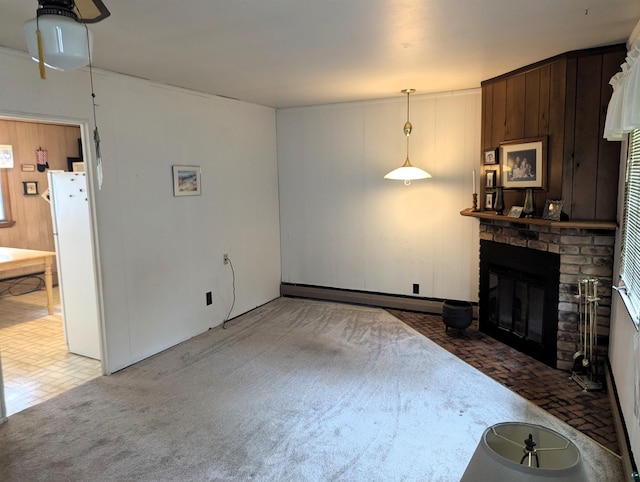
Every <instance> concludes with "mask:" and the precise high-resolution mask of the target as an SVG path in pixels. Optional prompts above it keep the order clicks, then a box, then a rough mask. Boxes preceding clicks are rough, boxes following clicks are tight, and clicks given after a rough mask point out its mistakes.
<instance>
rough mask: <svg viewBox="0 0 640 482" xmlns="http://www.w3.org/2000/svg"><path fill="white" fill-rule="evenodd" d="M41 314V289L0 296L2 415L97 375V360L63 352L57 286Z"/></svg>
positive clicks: (44, 299) (99, 369)
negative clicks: (51, 303)
mask: <svg viewBox="0 0 640 482" xmlns="http://www.w3.org/2000/svg"><path fill="white" fill-rule="evenodd" d="M54 302H55V310H54V314H53V315H48V313H47V294H46V291H36V292H33V293H28V294H24V295H20V296H12V295H4V296H2V297H0V357H1V359H2V370H3V377H4V390H5V392H4V394H5V404H6V407H7V415H11V414H14V413H16V412H19V411H21V410H24V409H25V408H28V407H31V406H33V405H36V404H38V403H41V402H44V401H45V400H48V399H49V398H53V397H55V396H56V395H58V394H60V393H62V392H64V391H66V390H69V389H71V388H73V387H76V386H78V385H82V384H83V383H85V382H87V381H89V380H91V379H93V378H96V377H99V376H101V375H102V365H101V363H100V362H99V361H98V360H93V359H91V358H85V357H82V356H78V355H73V354H71V353H69V352H68V351H67V346H66V343H65V341H64V332H63V327H62V312H61V309H60V298H59V294H58V289H57V288H54Z"/></svg>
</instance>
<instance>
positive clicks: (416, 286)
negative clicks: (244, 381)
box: [413, 283, 420, 295]
mask: <svg viewBox="0 0 640 482" xmlns="http://www.w3.org/2000/svg"><path fill="white" fill-rule="evenodd" d="M413 294H414V295H417V294H420V285H419V284H418V283H413Z"/></svg>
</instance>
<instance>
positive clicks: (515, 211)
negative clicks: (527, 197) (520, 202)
mask: <svg viewBox="0 0 640 482" xmlns="http://www.w3.org/2000/svg"><path fill="white" fill-rule="evenodd" d="M522 208H523V206H511V209H509V213H508V214H507V217H509V218H519V217H521V216H522Z"/></svg>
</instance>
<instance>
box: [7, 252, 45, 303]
mask: <svg viewBox="0 0 640 482" xmlns="http://www.w3.org/2000/svg"><path fill="white" fill-rule="evenodd" d="M55 255H56V253H55V252H53V251H37V250H35V249H19V248H2V247H0V272H2V271H9V270H13V269H18V268H25V267H27V266H42V268H43V271H44V286H45V288H46V289H47V309H48V310H49V314H50V315H53V279H52V276H51V263H52V262H53V258H54V257H55Z"/></svg>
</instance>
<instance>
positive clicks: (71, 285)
mask: <svg viewBox="0 0 640 482" xmlns="http://www.w3.org/2000/svg"><path fill="white" fill-rule="evenodd" d="M48 178H49V198H50V201H51V217H52V220H53V238H54V241H55V247H56V262H57V266H58V286H59V289H60V302H61V305H62V318H63V322H64V333H65V338H66V341H67V346H68V348H69V351H70V352H71V353H75V354H77V355H82V356H86V357H89V358H95V359H97V360H100V359H101V351H100V330H99V321H98V320H99V318H98V297H97V294H96V271H95V266H94V257H93V246H92V241H91V223H90V220H89V201H88V196H87V180H86V177H85V173H84V172H64V171H49V173H48Z"/></svg>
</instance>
